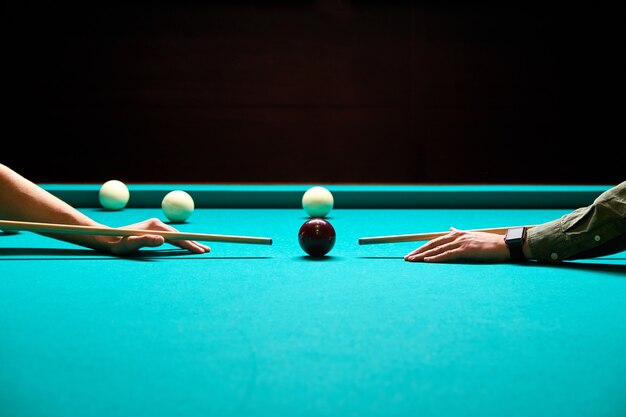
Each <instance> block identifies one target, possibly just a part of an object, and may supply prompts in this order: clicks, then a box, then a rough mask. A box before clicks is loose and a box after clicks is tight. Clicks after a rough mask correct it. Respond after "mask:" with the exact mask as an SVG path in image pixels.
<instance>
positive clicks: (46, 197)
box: [0, 164, 106, 249]
mask: <svg viewBox="0 0 626 417" xmlns="http://www.w3.org/2000/svg"><path fill="white" fill-rule="evenodd" d="M0 218H1V219H4V220H19V221H32V222H43V223H63V224H75V225H82V226H102V225H101V224H99V223H97V222H95V221H94V220H92V219H91V218H89V217H88V216H86V215H84V214H83V213H81V212H80V211H78V210H76V209H75V208H73V207H72V206H70V205H69V204H67V203H66V202H64V201H63V200H61V199H59V198H57V197H56V196H54V195H52V194H51V193H49V192H48V191H46V190H44V189H43V188H41V187H39V186H38V185H36V184H34V183H33V182H31V181H29V180H28V179H26V178H24V177H22V176H21V175H20V174H18V173H16V172H15V171H13V170H11V169H10V168H8V167H6V166H5V165H2V164H0ZM47 236H50V237H54V238H55V239H59V240H64V241H67V242H71V243H75V244H78V245H82V246H86V247H90V248H94V249H104V248H105V246H106V245H104V243H103V241H102V239H100V238H98V237H95V236H88V235H72V234H54V235H52V234H51V235H47Z"/></svg>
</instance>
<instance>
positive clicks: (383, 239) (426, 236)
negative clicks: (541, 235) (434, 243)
mask: <svg viewBox="0 0 626 417" xmlns="http://www.w3.org/2000/svg"><path fill="white" fill-rule="evenodd" d="M513 227H521V226H508V227H492V228H489V229H472V230H467V231H468V232H486V233H497V234H500V235H503V234H505V233H506V231H507V230H508V229H511V228H513ZM525 227H526V228H527V229H530V228H531V227H533V226H525ZM448 233H450V232H449V231H448V232H431V233H415V234H408V235H389V236H373V237H362V238H360V239H359V245H373V244H377V243H399V242H417V241H422V240H431V239H435V238H437V237H439V236H444V235H447V234H448Z"/></svg>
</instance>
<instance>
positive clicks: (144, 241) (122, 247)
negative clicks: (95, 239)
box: [102, 218, 211, 256]
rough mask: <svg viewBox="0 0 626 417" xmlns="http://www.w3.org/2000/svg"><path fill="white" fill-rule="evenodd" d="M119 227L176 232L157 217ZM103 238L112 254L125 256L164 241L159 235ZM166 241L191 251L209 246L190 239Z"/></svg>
mask: <svg viewBox="0 0 626 417" xmlns="http://www.w3.org/2000/svg"><path fill="white" fill-rule="evenodd" d="M121 229H142V230H159V231H166V232H177V230H176V229H175V228H173V227H172V226H170V225H167V224H165V223H163V222H162V221H161V220H159V219H157V218H152V219H148V220H144V221H142V222H139V223H135V224H130V225H128V226H124V227H121ZM102 238H103V239H104V240H105V245H106V248H107V250H108V251H109V252H111V253H112V254H113V255H117V256H126V255H131V254H133V253H136V252H138V251H139V249H141V248H144V247H150V248H154V247H158V246H161V245H163V244H164V243H165V238H164V237H163V236H159V235H135V236H113V237H109V236H107V237H104V236H103V237H102ZM168 243H170V244H172V245H174V246H177V247H179V248H181V249H187V250H188V251H189V252H191V253H197V254H201V253H208V252H210V251H211V248H210V247H208V246H206V245H203V244H200V243H198V242H194V241H192V240H171V241H168Z"/></svg>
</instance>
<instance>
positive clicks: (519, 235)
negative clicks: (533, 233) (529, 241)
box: [506, 227, 525, 241]
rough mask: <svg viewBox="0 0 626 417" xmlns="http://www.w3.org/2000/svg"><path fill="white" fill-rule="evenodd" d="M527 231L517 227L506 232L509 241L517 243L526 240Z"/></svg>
mask: <svg viewBox="0 0 626 417" xmlns="http://www.w3.org/2000/svg"><path fill="white" fill-rule="evenodd" d="M524 234H525V230H524V228H523V227H515V228H513V229H509V230H507V231H506V240H507V241H517V240H523V239H524Z"/></svg>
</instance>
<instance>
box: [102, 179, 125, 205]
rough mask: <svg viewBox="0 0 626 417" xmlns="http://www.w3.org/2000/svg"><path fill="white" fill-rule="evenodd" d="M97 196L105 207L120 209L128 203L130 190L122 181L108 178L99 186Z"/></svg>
mask: <svg viewBox="0 0 626 417" xmlns="http://www.w3.org/2000/svg"><path fill="white" fill-rule="evenodd" d="M98 198H99V200H100V205H102V207H104V208H105V209H107V210H121V209H123V208H124V207H126V204H128V200H129V199H130V192H129V191H128V187H127V186H126V184H124V183H123V182H122V181H118V180H109V181H107V182H105V183H104V184H102V186H101V187H100V191H99V192H98Z"/></svg>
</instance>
